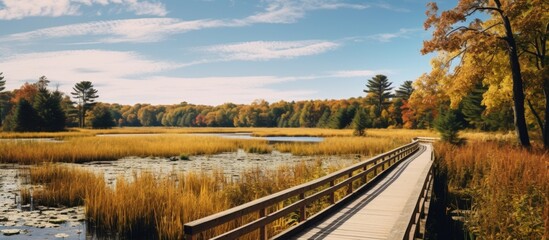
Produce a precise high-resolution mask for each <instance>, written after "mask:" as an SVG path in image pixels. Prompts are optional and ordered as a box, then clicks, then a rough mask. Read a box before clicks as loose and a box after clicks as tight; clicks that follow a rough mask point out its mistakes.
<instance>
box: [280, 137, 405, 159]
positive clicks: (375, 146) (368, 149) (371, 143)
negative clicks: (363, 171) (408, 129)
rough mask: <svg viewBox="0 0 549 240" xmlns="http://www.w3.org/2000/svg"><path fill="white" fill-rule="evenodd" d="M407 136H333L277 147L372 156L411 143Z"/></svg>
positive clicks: (310, 152) (299, 152)
mask: <svg viewBox="0 0 549 240" xmlns="http://www.w3.org/2000/svg"><path fill="white" fill-rule="evenodd" d="M409 142H410V139H409V138H406V137H395V138H378V137H332V138H325V139H324V141H322V142H320V143H318V144H311V143H278V144H275V148H276V149H277V150H279V151H282V152H290V153H292V154H295V155H305V156H311V155H341V154H361V155H366V156H371V155H374V154H378V153H382V152H386V151H388V150H391V149H393V148H395V147H398V146H401V145H403V144H405V143H409Z"/></svg>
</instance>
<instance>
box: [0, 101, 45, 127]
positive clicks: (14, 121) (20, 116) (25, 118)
mask: <svg viewBox="0 0 549 240" xmlns="http://www.w3.org/2000/svg"><path fill="white" fill-rule="evenodd" d="M39 125H40V117H39V116H38V114H37V113H36V111H35V110H34V108H33V107H32V105H31V104H30V103H29V102H28V101H27V100H26V99H24V98H22V99H20V100H19V102H17V105H16V107H15V109H14V111H13V112H12V113H11V114H10V115H9V116H8V117H7V118H6V123H5V124H4V126H3V129H4V131H14V132H35V131H38V130H39Z"/></svg>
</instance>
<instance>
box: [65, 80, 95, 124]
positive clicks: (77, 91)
mask: <svg viewBox="0 0 549 240" xmlns="http://www.w3.org/2000/svg"><path fill="white" fill-rule="evenodd" d="M72 89H73V90H74V92H71V94H72V95H73V97H74V98H76V99H77V101H78V102H77V104H78V111H79V114H80V116H79V117H80V119H79V120H80V127H84V125H85V117H86V111H87V110H88V109H90V108H91V107H92V106H93V105H94V104H95V103H94V102H95V99H96V98H98V97H99V96H98V95H97V90H96V89H95V88H93V84H92V83H91V82H89V81H82V82H79V83H77V84H76V85H74V87H73V88H72Z"/></svg>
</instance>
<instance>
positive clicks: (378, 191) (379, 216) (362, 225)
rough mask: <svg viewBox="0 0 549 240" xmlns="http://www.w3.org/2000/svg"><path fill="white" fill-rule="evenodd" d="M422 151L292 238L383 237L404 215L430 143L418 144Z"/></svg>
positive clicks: (428, 156)
mask: <svg viewBox="0 0 549 240" xmlns="http://www.w3.org/2000/svg"><path fill="white" fill-rule="evenodd" d="M421 145H422V149H423V151H422V152H421V153H418V154H417V156H415V158H410V159H407V160H405V161H404V162H402V163H401V164H400V165H398V166H397V167H396V168H395V169H394V170H393V171H392V172H390V173H389V174H387V176H386V177H385V178H384V179H383V180H381V181H380V182H379V183H378V184H377V185H376V186H374V187H373V188H372V189H370V190H368V191H367V192H366V193H365V194H363V195H362V196H360V197H358V198H357V199H356V200H354V201H353V202H351V203H349V204H348V205H347V206H346V207H344V208H342V209H341V210H340V211H339V212H337V213H336V214H334V215H332V216H330V217H328V218H326V219H324V220H323V221H321V222H319V223H318V224H317V225H316V226H314V227H310V228H308V229H306V230H305V231H303V232H302V233H301V234H299V235H298V236H296V237H295V238H294V239H387V238H388V237H389V234H390V232H391V230H392V229H393V227H395V225H396V223H397V221H398V220H399V218H402V216H403V215H405V214H410V213H405V212H403V211H404V210H405V208H406V203H407V202H408V201H409V199H413V198H414V197H415V198H416V199H417V196H411V195H412V194H413V192H414V188H415V187H416V185H417V184H421V183H422V182H423V180H424V179H421V178H422V174H423V173H424V171H425V169H428V168H429V167H430V165H431V151H432V146H431V145H430V144H428V145H427V144H421Z"/></svg>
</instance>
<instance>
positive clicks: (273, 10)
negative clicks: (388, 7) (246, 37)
mask: <svg viewBox="0 0 549 240" xmlns="http://www.w3.org/2000/svg"><path fill="white" fill-rule="evenodd" d="M339 8H352V9H365V8H368V6H367V5H363V4H349V3H341V2H340V1H334V0H268V1H267V7H266V8H265V10H264V11H262V12H259V13H257V14H254V15H252V16H249V17H247V18H245V19H244V21H246V22H250V23H294V22H296V21H297V20H298V19H300V18H303V17H304V16H305V14H306V12H308V11H313V10H323V9H324V10H328V9H329V10H334V9H339Z"/></svg>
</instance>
